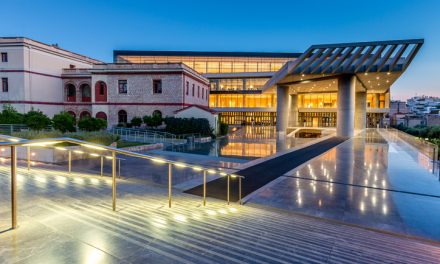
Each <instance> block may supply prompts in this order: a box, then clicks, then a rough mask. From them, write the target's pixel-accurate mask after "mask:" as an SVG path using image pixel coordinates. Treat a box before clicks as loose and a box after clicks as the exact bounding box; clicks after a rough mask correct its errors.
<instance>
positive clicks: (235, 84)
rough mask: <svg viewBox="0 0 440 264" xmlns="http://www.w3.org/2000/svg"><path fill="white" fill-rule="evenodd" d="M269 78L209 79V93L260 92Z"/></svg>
mask: <svg viewBox="0 0 440 264" xmlns="http://www.w3.org/2000/svg"><path fill="white" fill-rule="evenodd" d="M268 80H269V78H245V79H242V78H239V79H211V80H210V85H211V91H241V90H248V91H257V90H261V89H262V88H263V86H264V84H265V83H266V82H267V81H268Z"/></svg>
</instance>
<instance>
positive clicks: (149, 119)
mask: <svg viewBox="0 0 440 264" xmlns="http://www.w3.org/2000/svg"><path fill="white" fill-rule="evenodd" d="M142 119H143V120H144V123H145V124H146V125H147V126H149V127H158V126H160V125H162V121H163V119H162V115H160V114H153V115H152V116H148V115H146V116H144V117H143V118H142Z"/></svg>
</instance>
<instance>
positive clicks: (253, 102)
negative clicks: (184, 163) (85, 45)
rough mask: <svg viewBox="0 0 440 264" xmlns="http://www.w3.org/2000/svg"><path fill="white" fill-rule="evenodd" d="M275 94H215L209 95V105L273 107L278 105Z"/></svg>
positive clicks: (216, 106) (217, 106) (215, 106)
mask: <svg viewBox="0 0 440 264" xmlns="http://www.w3.org/2000/svg"><path fill="white" fill-rule="evenodd" d="M276 100H277V99H276V95H275V94H213V93H211V94H210V95H209V106H210V107H214V108H221V107H244V108H252V107H262V108H273V107H275V105H276Z"/></svg>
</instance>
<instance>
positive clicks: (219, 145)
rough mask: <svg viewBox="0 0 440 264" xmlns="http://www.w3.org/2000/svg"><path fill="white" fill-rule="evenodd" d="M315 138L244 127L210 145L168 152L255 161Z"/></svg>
mask: <svg viewBox="0 0 440 264" xmlns="http://www.w3.org/2000/svg"><path fill="white" fill-rule="evenodd" d="M313 140H315V139H313V138H293V137H283V138H279V137H278V138H277V133H276V131H275V127H273V126H244V127H243V128H241V129H239V130H237V131H236V132H233V133H231V134H230V135H228V136H227V137H224V138H220V139H217V140H214V141H212V142H209V143H200V144H194V145H193V146H191V145H188V144H187V145H182V146H174V147H168V148H167V149H166V150H168V151H176V152H185V153H192V154H200V155H209V156H216V157H229V158H240V159H247V160H253V159H257V158H261V157H266V156H270V155H273V154H275V153H277V152H279V151H283V150H287V149H290V148H293V147H298V146H301V145H302V144H305V143H308V142H311V141H313Z"/></svg>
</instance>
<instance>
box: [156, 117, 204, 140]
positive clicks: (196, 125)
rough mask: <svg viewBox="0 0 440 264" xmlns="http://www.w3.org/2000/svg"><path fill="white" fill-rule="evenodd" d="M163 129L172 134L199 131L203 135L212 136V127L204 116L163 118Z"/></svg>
mask: <svg viewBox="0 0 440 264" xmlns="http://www.w3.org/2000/svg"><path fill="white" fill-rule="evenodd" d="M165 124H166V128H165V131H167V132H169V133H173V134H189V133H200V134H202V135H204V136H213V134H212V128H211V126H210V125H209V121H208V119H206V118H175V117H167V118H165Z"/></svg>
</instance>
